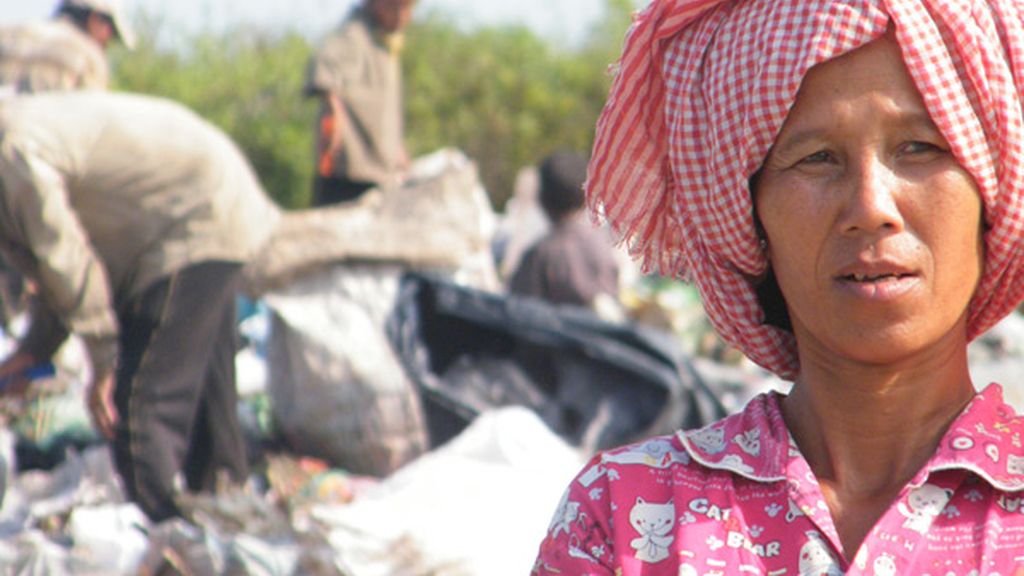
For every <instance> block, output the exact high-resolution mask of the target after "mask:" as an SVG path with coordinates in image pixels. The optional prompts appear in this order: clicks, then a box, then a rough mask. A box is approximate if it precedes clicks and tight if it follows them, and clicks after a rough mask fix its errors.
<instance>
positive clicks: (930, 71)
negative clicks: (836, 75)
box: [587, 0, 1024, 378]
mask: <svg viewBox="0 0 1024 576" xmlns="http://www.w3.org/2000/svg"><path fill="white" fill-rule="evenodd" d="M890 26H892V27H893V28H894V30H895V36H896V39H897V41H898V42H899V45H900V48H901V51H902V54H903V58H904V60H905V62H906V63H907V66H908V68H909V70H910V73H911V76H912V77H913V79H914V82H915V84H916V85H917V88H918V90H919V91H920V92H921V93H922V95H923V97H924V101H925V105H926V106H927V108H928V111H929V113H930V114H931V116H932V118H933V119H934V121H935V123H936V125H937V126H938V128H939V129H940V130H941V131H942V133H943V135H944V136H945V137H946V139H947V140H948V141H949V144H950V146H951V147H952V150H953V153H954V154H955V155H956V157H957V159H958V160H959V161H960V163H961V164H962V165H963V166H964V167H965V168H966V169H967V170H968V171H969V172H970V173H971V175H972V176H973V177H974V178H975V180H976V182H977V184H978V186H979V188H980V190H981V194H982V198H983V203H984V209H985V215H984V216H985V222H986V224H987V230H986V233H985V244H986V250H987V251H986V261H985V268H984V273H983V276H982V279H981V284H980V286H979V287H978V290H977V293H976V294H975V296H974V299H973V300H972V302H971V304H970V310H969V332H970V334H969V336H970V338H972V339H973V338H974V337H976V336H977V335H978V334H980V333H982V332H983V331H985V330H986V329H988V328H989V327H991V326H992V325H994V324H995V323H996V322H998V321H999V320H1000V319H1001V318H1002V317H1004V316H1005V315H1006V314H1008V313H1010V312H1011V311H1012V310H1013V309H1014V308H1015V307H1016V306H1017V304H1018V303H1019V302H1020V301H1021V299H1022V298H1024V254H1022V249H1024V233H1022V227H1024V211H1022V206H1021V203H1022V197H1024V174H1022V170H1024V150H1022V147H1024V114H1022V108H1021V93H1020V92H1021V89H1022V88H1024V3H1022V2H1020V0H653V1H652V3H651V4H650V5H649V6H648V7H647V8H646V9H644V10H643V11H642V12H640V13H638V14H637V16H636V18H635V20H634V22H633V25H632V26H631V28H630V31H629V33H628V35H627V37H626V44H625V48H624V51H623V55H622V58H621V60H620V61H619V63H618V66H617V69H616V76H615V79H614V82H613V84H612V89H611V92H610V95H609V98H608V101H607V104H606V105H605V109H604V112H603V113H602V115H601V118H600V120H599V121H598V125H597V139H596V141H595V145H594V152H593V155H592V161H591V165H590V171H589V175H588V181H587V194H588V203H589V205H590V208H591V210H592V211H593V213H594V214H595V215H596V216H597V217H599V218H601V219H604V220H606V221H607V222H608V223H609V224H610V226H611V228H612V230H613V231H614V232H615V233H616V235H617V237H618V239H619V240H621V241H623V242H624V243H625V244H626V246H627V247H628V248H629V250H630V252H631V253H632V254H633V255H634V256H635V257H638V258H639V259H640V260H641V261H642V262H643V264H644V267H645V269H646V270H648V271H654V272H658V273H661V274H665V275H675V276H677V277H680V278H684V279H687V280H690V281H693V282H694V283H695V284H696V285H697V287H698V288H699V290H700V293H701V295H702V297H703V299H704V304H705V307H706V309H707V312H708V315H709V316H710V319H711V321H712V323H713V324H714V326H715V328H716V329H717V330H718V332H719V333H720V334H721V335H722V337H723V338H724V339H725V340H726V341H728V342H729V343H730V344H732V345H734V346H736V347H737V348H739V349H740V350H742V351H743V352H744V353H745V354H746V355H747V356H748V357H750V358H751V359H752V360H754V361H755V362H757V363H758V364H760V365H762V366H764V367H765V368H767V369H769V370H771V371H773V372H775V373H776V374H779V375H780V376H782V377H784V378H793V377H795V376H796V374H797V372H798V370H799V363H798V360H797V355H796V346H795V342H794V340H793V337H792V335H790V334H789V333H787V332H785V331H782V330H779V329H776V328H772V327H769V326H765V325H764V324H763V317H764V314H763V312H762V310H761V308H760V306H759V305H758V303H757V298H756V295H755V291H754V287H753V281H754V280H753V279H754V278H756V277H758V276H759V275H760V274H762V273H763V272H764V271H765V269H766V266H767V260H766V258H765V257H764V254H763V252H762V250H761V249H760V247H759V245H758V238H757V234H756V231H755V227H754V220H753V210H754V208H753V203H752V199H751V196H750V190H749V185H748V182H749V178H750V177H751V175H752V174H754V172H756V171H757V170H758V168H759V167H760V166H761V163H762V161H763V160H764V158H765V156H766V155H767V153H768V150H769V148H770V146H771V144H772V142H773V141H774V139H775V137H776V135H777V134H778V133H779V130H780V129H781V127H782V124H783V121H784V120H785V118H786V114H787V111H788V110H789V107H790V106H791V105H792V103H793V101H794V99H795V98H796V93H797V89H798V88H799V86H800V81H801V79H802V78H803V76H804V74H805V73H806V72H807V70H808V69H809V68H811V67H812V66H814V65H815V64H818V63H820V62H823V61H825V60H828V59H830V58H834V57H836V56H838V55H840V54H843V53H845V52H848V51H850V50H853V49H855V48H857V47H858V46H861V45H863V44H866V43H868V42H870V41H872V40H873V39H875V38H878V37H879V36H881V35H882V34H883V33H885V32H886V30H887V29H888V28H889V27H890Z"/></svg>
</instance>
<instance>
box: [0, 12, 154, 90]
mask: <svg viewBox="0 0 1024 576" xmlns="http://www.w3.org/2000/svg"><path fill="white" fill-rule="evenodd" d="M113 40H117V41H119V42H121V43H122V44H124V45H125V46H126V47H128V48H131V47H133V46H134V45H135V35H134V33H133V32H132V29H131V26H130V25H129V23H128V20H127V19H126V18H125V15H124V11H123V10H122V8H121V3H120V0H63V2H62V3H61V4H60V6H58V7H57V11H56V13H55V14H54V17H53V18H52V19H50V20H47V21H44V22H33V23H30V24H22V25H16V26H8V27H4V28H0V88H3V89H6V90H8V91H10V90H13V91H15V92H41V91H45V90H76V89H99V90H103V89H106V88H107V85H108V83H109V81H110V67H109V64H108V63H107V57H106V53H105V50H106V49H107V47H108V46H109V45H110V43H111V41H113Z"/></svg>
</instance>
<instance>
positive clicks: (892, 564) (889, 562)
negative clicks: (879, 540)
mask: <svg viewBox="0 0 1024 576" xmlns="http://www.w3.org/2000/svg"><path fill="white" fill-rule="evenodd" d="M871 570H872V572H871V574H872V576H896V560H894V559H893V557H892V556H890V555H889V554H882V555H881V556H879V557H878V558H875V561H874V562H873V563H872V564H871Z"/></svg>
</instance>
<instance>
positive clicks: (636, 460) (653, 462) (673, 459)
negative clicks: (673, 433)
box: [603, 438, 690, 468]
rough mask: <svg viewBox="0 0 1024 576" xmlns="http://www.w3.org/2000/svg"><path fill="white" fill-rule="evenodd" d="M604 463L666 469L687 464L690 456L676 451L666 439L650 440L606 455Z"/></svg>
mask: <svg viewBox="0 0 1024 576" xmlns="http://www.w3.org/2000/svg"><path fill="white" fill-rule="evenodd" d="M603 462H604V463H615V464H644V465H646V466H651V467H652V468H668V467H669V466H671V465H672V464H676V463H679V464H689V463H690V455H689V454H687V453H686V452H682V451H679V450H676V449H675V448H673V447H672V442H671V441H670V440H668V439H667V438H652V439H651V440H648V441H646V442H644V443H642V444H638V445H636V446H634V447H632V448H630V449H629V450H623V451H619V452H611V453H609V454H607V455H606V456H605V457H604V459H603Z"/></svg>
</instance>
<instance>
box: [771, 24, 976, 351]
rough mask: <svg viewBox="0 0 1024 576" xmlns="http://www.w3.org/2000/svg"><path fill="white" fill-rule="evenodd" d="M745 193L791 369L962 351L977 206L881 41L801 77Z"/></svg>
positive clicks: (895, 54)
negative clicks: (780, 304) (787, 324)
mask: <svg viewBox="0 0 1024 576" xmlns="http://www.w3.org/2000/svg"><path fill="white" fill-rule="evenodd" d="M755 193H756V198H755V204H756V208H757V213H758V215H759V217H760V219H761V223H762V224H763V226H764V229H765V232H766V234H767V239H768V250H769V258H770V261H771V264H772V267H773V269H774V271H775V275H776V278H777V279H778V282H779V287H780V288H781V290H782V293H783V295H784V296H785V298H786V302H787V308H788V310H789V314H790V317H791V320H792V322H793V331H794V334H795V335H796V338H797V345H798V348H799V350H800V356H801V362H805V361H808V360H812V358H809V357H808V356H819V357H820V358H822V359H825V360H826V361H834V360H836V359H837V358H842V359H847V360H851V361H854V362H857V363H866V364H878V365H881V364H890V363H894V362H898V361H900V360H905V359H911V358H915V357H916V356H914V355H916V354H919V353H921V352H925V351H928V350H936V351H937V350H940V349H949V348H942V347H941V346H937V345H938V344H939V343H947V344H950V345H952V346H958V347H962V346H966V312H965V311H966V308H967V305H968V302H969V301H970V298H971V296H972V294H973V293H974V289H975V287H976V286H977V284H978V280H979V277H980V274H981V268H982V262H983V242H982V238H981V201H980V198H979V195H978V191H977V188H976V186H975V184H974V180H973V179H972V178H971V176H970V175H969V174H968V173H967V172H966V171H965V170H964V169H963V167H961V166H960V164H959V163H958V162H957V160H956V159H955V158H954V157H953V154H952V153H951V152H950V149H949V145H948V143H947V142H946V140H945V138H943V136H942V134H941V133H940V132H939V131H938V129H937V128H936V127H935V125H934V124H933V122H932V120H931V119H930V117H929V115H928V113H927V111H926V109H925V107H924V103H923V101H922V99H921V96H920V94H919V93H918V92H917V90H916V88H915V87H914V84H913V81H912V80H911V78H910V76H909V74H908V72H907V70H906V68H905V66H904V64H903V61H902V59H901V58H900V53H899V48H898V46H897V45H896V43H895V41H894V40H892V39H891V37H890V36H888V35H887V36H886V37H883V38H882V39H879V40H877V41H875V42H872V43H871V44H868V45H867V46H865V47H862V48H860V49H858V50H856V51H854V52H851V53H849V54H846V55H844V56H841V57H839V58H836V59H834V60H830V61H828V62H826V63H824V64H821V65H818V66H816V67H814V68H813V69H812V70H811V71H810V72H809V73H808V74H807V76H806V77H805V78H804V80H803V83H802V84H801V88H800V91H799V94H798V96H797V99H796V102H795V104H794V106H793V108H792V109H791V110H790V112H789V116H788V117H787V119H786V122H785V124H784V126H783V128H782V131H781V132H780V133H779V136H778V138H777V139H776V141H775V143H774V145H773V147H772V150H771V152H770V153H769V155H768V158H767V160H766V161H765V164H764V166H763V168H762V170H761V174H760V177H759V180H758V182H757V186H756V190H755ZM837 355H838V357H837ZM916 358H918V359H920V358H919V357H916Z"/></svg>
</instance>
